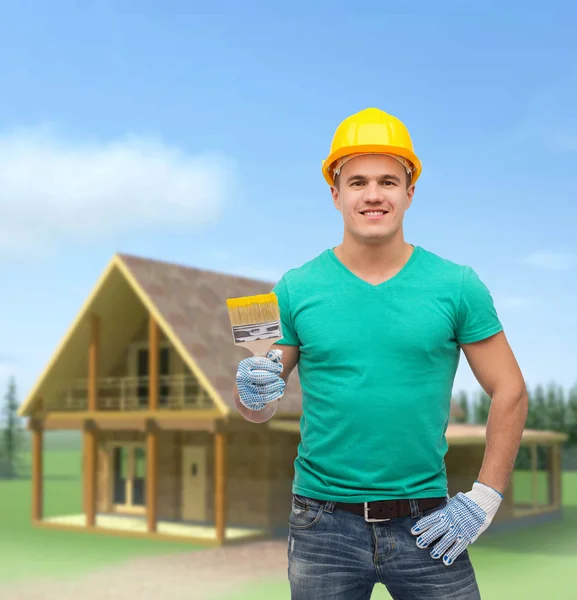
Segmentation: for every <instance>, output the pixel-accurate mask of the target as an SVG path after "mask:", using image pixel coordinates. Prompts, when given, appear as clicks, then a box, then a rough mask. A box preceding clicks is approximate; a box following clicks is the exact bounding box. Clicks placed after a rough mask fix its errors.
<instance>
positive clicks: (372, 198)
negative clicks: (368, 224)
mask: <svg viewBox="0 0 577 600" xmlns="http://www.w3.org/2000/svg"><path fill="white" fill-rule="evenodd" d="M382 198H383V190H382V189H381V187H380V186H379V184H378V183H377V182H376V181H371V182H369V183H368V184H367V185H366V187H365V200H366V201H367V202H380V201H381V200H382Z"/></svg>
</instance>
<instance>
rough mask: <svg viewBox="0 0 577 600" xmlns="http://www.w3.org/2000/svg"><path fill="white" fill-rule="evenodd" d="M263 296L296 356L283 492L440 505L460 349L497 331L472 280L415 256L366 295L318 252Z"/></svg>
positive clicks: (483, 292)
mask: <svg viewBox="0 0 577 600" xmlns="http://www.w3.org/2000/svg"><path fill="white" fill-rule="evenodd" d="M273 291H274V292H275V293H276V295H277V296H278V300H279V306H280V312H281V321H282V327H283V336H284V337H283V339H282V340H281V341H280V342H279V343H280V344H288V345H297V346H299V349H300V359H299V363H298V373H299V379H300V383H301V388H302V408H303V412H302V416H301V420H300V431H301V440H300V443H299V446H298V453H297V458H296V459H295V477H294V481H293V492H294V493H296V494H301V495H304V496H310V497H314V498H318V499H321V500H335V501H345V502H346V501H350V502H366V501H370V500H386V499H394V498H409V497H412V498H422V497H428V496H446V495H447V491H448V488H447V477H446V470H445V461H444V457H445V454H446V452H447V449H448V444H447V441H446V438H445V432H446V429H447V425H448V423H449V413H450V402H451V393H452V388H453V383H454V378H455V373H456V370H457V367H458V364H459V357H460V347H459V344H461V343H465V344H466V343H470V342H475V341H478V340H482V339H484V338H487V337H489V336H491V335H494V334H496V333H498V332H499V331H501V329H502V326H501V323H500V322H499V318H498V316H497V313H496V310H495V308H494V304H493V300H492V298H491V295H490V293H489V290H488V289H487V287H486V286H485V285H484V284H483V282H482V281H481V280H480V279H479V277H478V276H477V274H476V273H475V271H474V270H473V269H471V268H470V267H467V266H462V265H458V264H455V263H453V262H451V261H449V260H446V259H443V258H441V257H439V256H437V255H436V254H433V253H432V252H430V251H428V250H425V249H423V248H421V247H420V246H415V247H414V250H413V252H412V254H411V256H410V258H409V260H408V262H407V263H406V265H405V266H404V267H403V269H401V271H400V272H399V273H397V274H396V275H395V276H394V277H392V278H391V279H389V280H388V281H385V282H384V283H381V284H379V285H372V284H370V283H368V282H366V281H363V280H362V279H361V278H359V277H357V276H356V275H354V274H353V273H352V271H350V270H349V269H348V268H347V267H345V265H344V264H343V263H342V262H341V261H340V260H339V259H338V258H337V257H336V255H335V254H334V251H333V249H328V250H325V251H324V252H322V253H321V254H320V255H319V256H317V257H316V258H314V259H313V260H311V261H309V262H307V263H305V264H304V265H302V266H301V267H299V268H296V269H292V270H290V271H287V272H286V273H285V274H284V275H283V277H282V279H281V280H280V281H279V282H278V283H277V285H276V286H275V287H274V290H273ZM281 402H282V400H281Z"/></svg>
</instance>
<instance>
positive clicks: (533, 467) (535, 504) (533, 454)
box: [531, 444, 539, 508]
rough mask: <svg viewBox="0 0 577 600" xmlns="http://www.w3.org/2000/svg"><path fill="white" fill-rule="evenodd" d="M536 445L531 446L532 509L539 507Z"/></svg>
mask: <svg viewBox="0 0 577 600" xmlns="http://www.w3.org/2000/svg"><path fill="white" fill-rule="evenodd" d="M537 459H538V456H537V444H533V445H532V446H531V498H532V499H533V508H537V507H538V505H539V471H538V467H539V464H538V460H537Z"/></svg>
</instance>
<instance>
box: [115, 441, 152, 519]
mask: <svg viewBox="0 0 577 600" xmlns="http://www.w3.org/2000/svg"><path fill="white" fill-rule="evenodd" d="M112 481H113V485H112V504H113V505H114V508H115V510H117V511H119V512H139V511H140V510H143V509H144V507H145V505H146V450H145V448H144V446H141V445H137V444H126V445H115V446H114V447H113V448H112Z"/></svg>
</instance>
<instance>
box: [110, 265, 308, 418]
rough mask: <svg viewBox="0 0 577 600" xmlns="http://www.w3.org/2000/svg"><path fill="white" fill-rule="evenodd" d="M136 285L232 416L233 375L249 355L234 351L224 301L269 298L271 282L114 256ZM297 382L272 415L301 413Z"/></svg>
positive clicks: (295, 374) (293, 377) (294, 378)
mask: <svg viewBox="0 0 577 600" xmlns="http://www.w3.org/2000/svg"><path fill="white" fill-rule="evenodd" d="M118 258H119V260H121V261H122V264H123V265H124V266H125V267H126V269H127V270H128V271H129V273H130V275H131V276H132V277H133V278H134V282H135V284H136V285H137V286H138V287H139V288H140V289H141V290H142V292H143V293H144V294H145V295H146V296H147V297H148V298H149V299H150V301H151V303H152V304H153V305H154V307H155V308H156V310H157V312H158V316H159V320H160V321H161V326H163V329H164V330H165V333H166V335H167V336H168V337H169V338H171V340H173V339H174V338H176V339H177V340H178V341H179V342H180V344H181V345H182V348H183V350H184V351H186V353H188V355H189V356H190V357H191V358H192V359H193V361H194V362H195V363H196V365H198V367H199V368H200V369H201V371H202V373H203V374H204V376H205V377H206V379H207V380H208V382H209V383H210V384H212V386H213V387H214V388H215V390H216V392H217V393H218V394H219V396H220V397H221V399H222V401H223V402H224V404H225V405H226V406H228V407H229V408H231V409H233V410H234V411H235V413H236V412H237V411H236V408H235V406H234V399H233V392H232V390H233V386H234V376H235V374H236V371H237V368H238V364H239V362H240V361H241V360H242V359H243V358H246V357H247V356H250V353H249V352H248V350H246V349H244V348H240V347H238V346H235V345H234V343H233V340H232V333H231V325H230V319H229V315H228V309H227V306H226V299H227V298H235V297H241V296H252V295H256V294H263V293H268V292H270V290H271V289H272V288H273V286H274V285H275V282H267V281H261V280H258V279H251V278H247V277H241V276H238V275H230V274H226V273H219V272H216V271H209V270H204V269H198V268H193V267H189V266H184V265H179V264H175V263H168V262H163V261H158V260H151V259H145V258H141V257H137V256H132V255H128V254H119V255H118ZM300 412H301V399H300V382H299V380H298V372H297V370H295V371H294V372H293V375H291V378H290V380H289V384H288V385H287V386H286V389H285V395H284V397H283V399H282V402H281V403H280V404H279V408H278V411H277V414H283V413H289V414H294V413H300Z"/></svg>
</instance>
